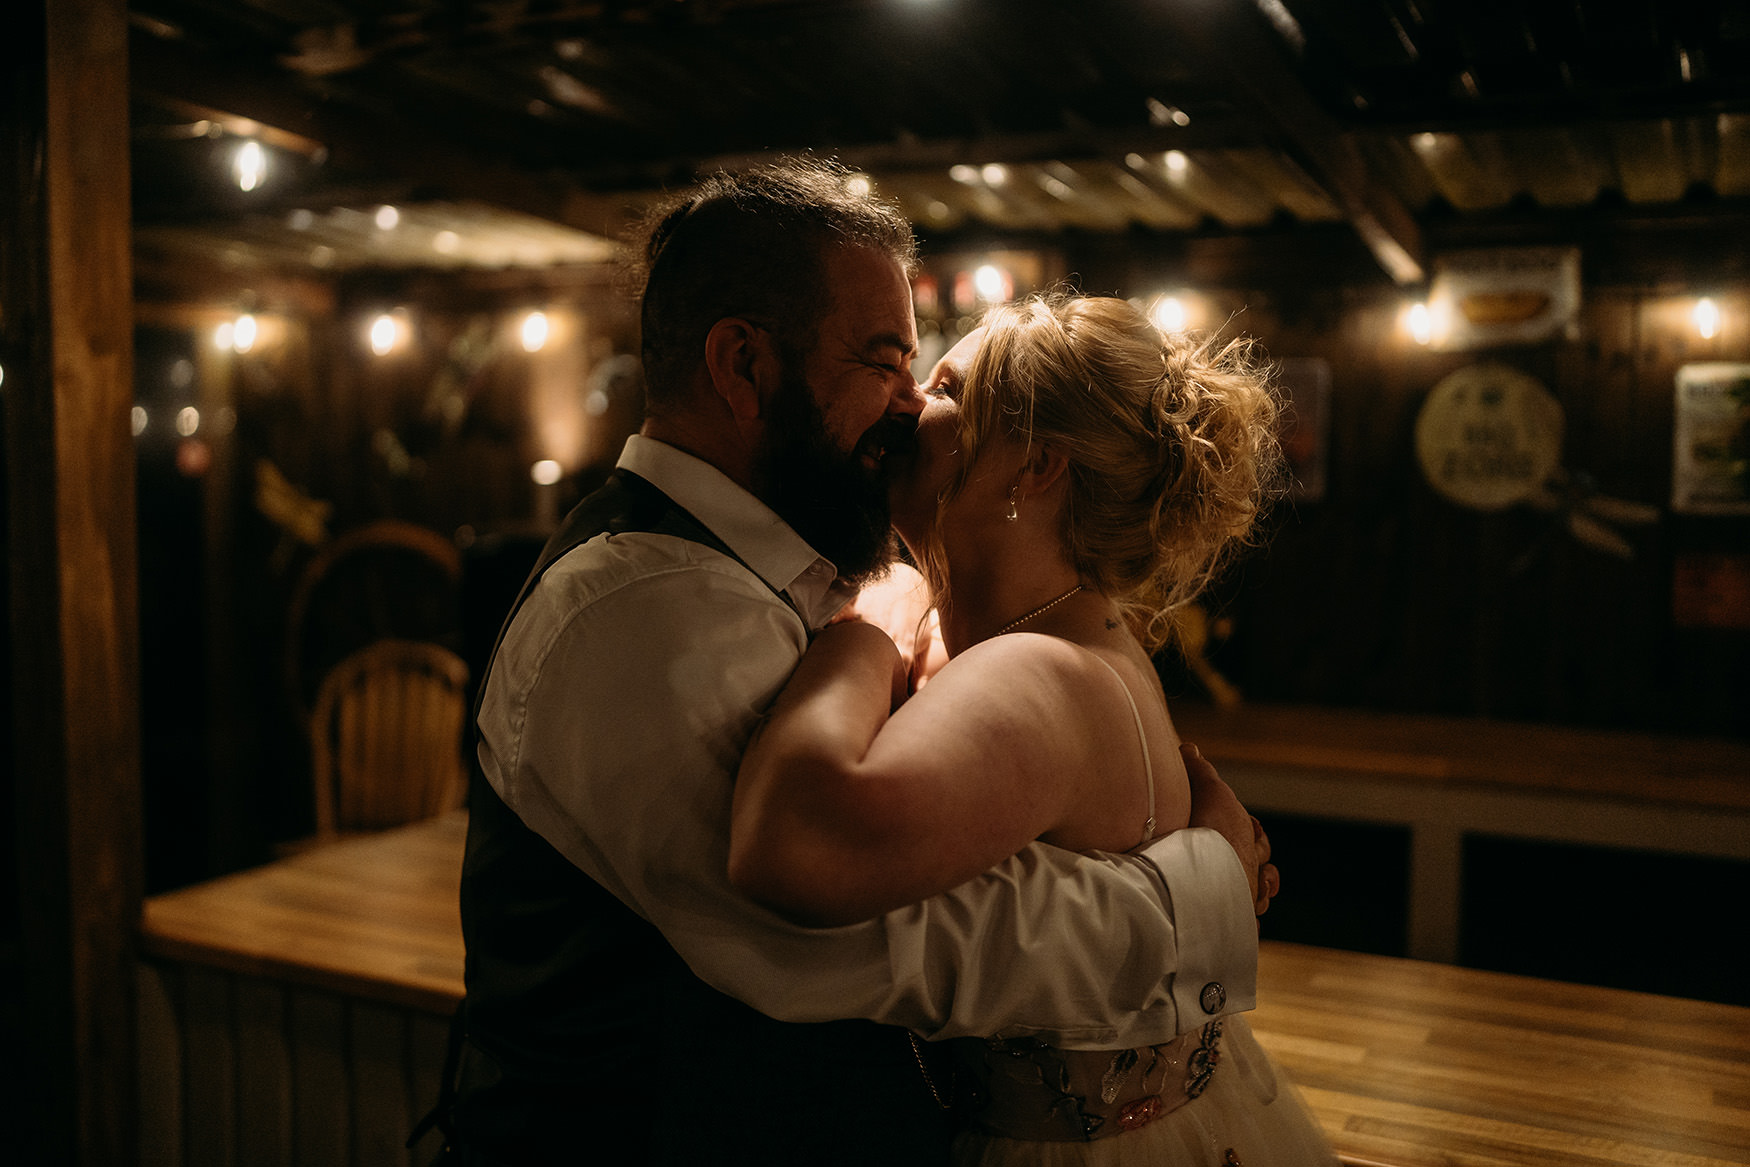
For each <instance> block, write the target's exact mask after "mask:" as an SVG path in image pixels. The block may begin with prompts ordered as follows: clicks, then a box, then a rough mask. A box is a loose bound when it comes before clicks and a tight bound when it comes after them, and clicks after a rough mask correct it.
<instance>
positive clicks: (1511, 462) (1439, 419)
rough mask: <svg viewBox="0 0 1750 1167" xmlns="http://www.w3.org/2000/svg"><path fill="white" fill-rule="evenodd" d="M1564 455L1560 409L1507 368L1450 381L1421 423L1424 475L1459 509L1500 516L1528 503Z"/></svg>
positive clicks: (1431, 398) (1432, 396)
mask: <svg viewBox="0 0 1750 1167" xmlns="http://www.w3.org/2000/svg"><path fill="white" fill-rule="evenodd" d="M1561 456H1562V407H1561V405H1560V404H1558V403H1557V402H1556V399H1555V398H1554V397H1552V396H1550V393H1549V391H1548V390H1547V389H1545V388H1544V387H1543V386H1542V385H1541V384H1539V383H1538V381H1537V379H1536V378H1534V377H1530V376H1528V375H1526V374H1525V373H1521V372H1520V371H1519V370H1518V369H1514V368H1509V367H1508V366H1506V365H1497V364H1481V365H1471V366H1469V367H1468V368H1463V369H1460V370H1458V371H1457V372H1455V373H1453V374H1451V375H1450V376H1448V377H1446V378H1445V379H1443V380H1442V381H1441V382H1440V383H1439V384H1438V385H1436V386H1434V388H1433V389H1432V390H1431V391H1430V392H1429V394H1428V400H1426V401H1424V402H1423V403H1422V412H1421V413H1420V414H1419V415H1417V417H1416V458H1417V460H1418V461H1419V462H1421V464H1422V474H1423V476H1424V477H1426V478H1427V479H1428V484H1429V485H1430V486H1432V487H1433V488H1434V489H1435V490H1437V491H1439V492H1440V493H1441V494H1442V495H1444V496H1445V497H1447V498H1448V499H1450V500H1451V501H1453V502H1455V503H1458V504H1459V505H1460V506H1467V507H1473V508H1475V509H1476V510H1479V511H1498V510H1505V509H1506V508H1507V507H1510V506H1512V505H1513V504H1514V503H1518V502H1524V501H1525V500H1526V499H1528V498H1530V497H1531V496H1532V495H1534V494H1536V493H1537V491H1538V488H1539V487H1541V486H1542V485H1543V484H1544V483H1545V482H1546V481H1547V480H1548V479H1549V477H1550V475H1551V474H1553V473H1555V470H1556V466H1557V464H1558V463H1559V462H1560V461H1561Z"/></svg>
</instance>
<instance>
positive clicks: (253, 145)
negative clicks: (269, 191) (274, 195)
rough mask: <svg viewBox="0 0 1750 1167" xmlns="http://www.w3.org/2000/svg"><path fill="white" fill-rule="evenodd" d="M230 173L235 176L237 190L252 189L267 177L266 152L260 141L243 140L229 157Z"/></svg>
mask: <svg viewBox="0 0 1750 1167" xmlns="http://www.w3.org/2000/svg"><path fill="white" fill-rule="evenodd" d="M231 173H232V174H233V175H235V176H236V178H237V189H238V190H245V191H249V190H254V189H255V188H256V187H258V186H260V185H261V180H262V179H264V178H266V177H267V153H266V152H265V151H263V150H262V148H261V143H260V142H256V141H248V142H244V143H243V144H242V145H241V146H238V147H237V153H236V154H235V155H234V156H233V157H232V159H231Z"/></svg>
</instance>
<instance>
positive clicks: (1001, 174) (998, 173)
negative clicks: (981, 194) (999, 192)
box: [978, 162, 1009, 186]
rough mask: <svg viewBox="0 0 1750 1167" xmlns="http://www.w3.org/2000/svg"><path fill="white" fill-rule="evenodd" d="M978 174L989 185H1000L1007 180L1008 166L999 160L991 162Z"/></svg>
mask: <svg viewBox="0 0 1750 1167" xmlns="http://www.w3.org/2000/svg"><path fill="white" fill-rule="evenodd" d="M978 175H979V177H980V178H982V179H984V181H985V182H986V184H988V185H990V186H1001V185H1003V183H1005V182H1007V181H1009V168H1008V167H1007V166H1004V165H1003V164H1002V163H1000V162H991V163H988V164H987V165H986V166H985V168H984V169H983V170H980V171H979V172H978Z"/></svg>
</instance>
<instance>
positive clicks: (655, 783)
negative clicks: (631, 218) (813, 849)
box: [479, 436, 1257, 1049]
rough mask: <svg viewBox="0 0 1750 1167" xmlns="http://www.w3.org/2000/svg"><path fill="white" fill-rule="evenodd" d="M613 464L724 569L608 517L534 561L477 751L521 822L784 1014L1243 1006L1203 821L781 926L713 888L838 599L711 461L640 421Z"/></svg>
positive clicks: (1170, 1028)
mask: <svg viewBox="0 0 1750 1167" xmlns="http://www.w3.org/2000/svg"><path fill="white" fill-rule="evenodd" d="M619 464H620V466H621V467H623V468H624V469H626V470H629V471H631V472H632V473H634V474H637V475H639V476H640V477H642V478H645V479H647V480H648V481H650V482H651V483H653V484H654V485H656V486H657V487H658V488H659V489H661V490H662V491H663V492H664V493H665V494H667V495H668V496H669V497H670V498H671V499H673V500H674V501H675V502H676V503H678V504H679V505H680V506H682V507H683V508H685V509H686V510H687V511H689V512H690V513H691V514H692V515H693V516H694V517H695V518H697V519H698V520H699V521H700V522H701V523H703V524H704V525H705V526H706V527H708V528H710V529H711V531H713V532H714V533H715V534H716V535H717V536H718V538H720V539H722V540H723V542H724V543H725V544H726V545H727V546H729V547H730V548H731V549H733V550H734V552H735V553H736V555H737V556H739V557H740V559H741V560H742V562H739V563H738V562H736V560H735V559H733V558H730V557H728V556H725V555H723V554H721V553H719V552H717V551H715V550H712V549H711V548H708V547H704V546H701V545H700V544H697V543H693V542H691V541H688V540H684V539H679V538H676V537H673V536H668V535H657V534H648V533H626V534H620V535H612V536H606V535H602V536H597V537H596V538H594V539H592V540H590V541H589V542H588V543H586V544H584V545H583V546H581V547H578V548H576V549H574V550H572V551H571V552H570V553H568V554H567V555H565V556H564V557H563V558H562V559H560V560H559V561H558V562H557V563H555V564H553V565H552V566H550V567H549V568H548V569H547V571H546V573H545V574H544V575H543V577H542V578H541V581H540V583H539V585H538V586H537V587H536V588H535V590H534V592H533V594H532V595H530V596H529V597H528V598H527V599H526V600H525V601H524V603H523V606H522V608H521V609H520V611H519V612H518V613H517V616H516V618H515V620H514V621H513V622H512V623H511V625H510V627H509V628H508V629H507V630H506V633H505V637H504V640H503V643H502V644H501V646H500V648H499V650H498V654H497V658H496V661H495V663H494V665H493V667H492V671H491V674H490V679H489V682H488V684H487V688H486V692H485V695H484V698H483V701H482V704H481V710H480V719H479V724H480V733H481V738H480V747H479V754H480V762H481V765H482V766H483V767H484V769H485V774H486V777H487V779H488V780H489V781H490V782H491V784H492V786H493V788H494V789H495V790H496V791H497V792H498V794H499V796H500V797H501V798H503V799H504V801H505V802H506V804H508V805H509V806H510V807H511V808H512V809H513V810H515V811H516V813H517V814H518V815H519V816H520V817H521V818H522V819H523V821H524V822H525V823H527V824H528V825H529V826H530V827H531V828H532V829H534V830H535V831H536V832H537V833H539V834H540V835H541V836H543V837H544V838H545V839H547V841H548V842H550V843H552V844H553V846H554V847H555V848H557V849H558V850H559V852H560V853H561V854H563V855H564V856H565V857H566V858H568V859H569V860H570V861H571V862H573V863H575V864H576V865H577V866H578V867H579V868H581V869H582V870H583V871H584V872H585V873H587V874H588V875H589V876H590V877H591V878H593V879H595V880H596V881H597V882H599V883H601V884H602V885H603V886H604V887H606V888H607V889H608V890H609V891H611V892H612V893H613V894H614V895H616V896H618V897H619V898H620V899H621V900H623V901H624V902H625V903H626V904H627V905H628V906H629V907H631V908H632V909H633V910H634V911H636V912H637V913H638V914H639V915H641V916H643V917H644V918H645V919H647V920H649V921H650V922H651V923H652V924H654V925H655V926H656V927H657V928H658V929H659V930H660V931H661V932H662V934H663V935H664V936H665V937H666V938H667V939H668V941H669V943H671V944H672V945H673V946H674V948H675V950H676V951H677V952H678V953H679V954H680V956H681V957H682V958H683V959H684V960H685V961H686V962H687V964H688V965H689V966H690V967H691V969H692V970H693V972H694V973H695V974H696V975H698V976H699V977H700V978H701V979H703V980H704V981H706V982H707V983H709V984H710V985H712V986H713V987H715V988H717V989H719V990H720V991H722V992H724V993H727V994H729V995H730V996H732V997H736V998H738V999H740V1000H742V1001H744V1002H746V1003H747V1004H749V1005H751V1006H753V1007H754V1008H756V1009H759V1010H760V1011H762V1012H764V1013H767V1014H769V1015H770V1016H773V1017H776V1018H778V1019H780V1020H785V1021H825V1020H832V1019H841V1018H866V1019H869V1020H873V1021H879V1022H886V1023H890V1024H894V1025H902V1026H906V1027H909V1028H911V1029H913V1030H916V1031H917V1032H918V1033H920V1034H922V1035H924V1036H925V1037H928V1038H932V1039H935V1038H946V1037H958V1036H1003V1037H1017V1036H1025V1035H1035V1036H1038V1037H1041V1038H1043V1039H1045V1040H1047V1041H1049V1042H1051V1043H1052V1044H1055V1045H1059V1046H1063V1047H1066V1048H1084V1049H1116V1048H1123V1047H1127V1046H1141V1045H1146V1044H1150V1043H1155V1042H1161V1041H1165V1040H1167V1039H1168V1038H1171V1037H1173V1036H1175V1035H1176V1034H1179V1033H1182V1032H1185V1031H1187V1030H1190V1029H1194V1028H1196V1027H1197V1026H1200V1025H1202V1024H1203V1023H1204V1022H1205V1021H1207V1020H1208V1019H1209V1017H1210V1016H1211V1015H1214V1014H1219V1013H1222V1012H1235V1011H1239V1010H1243V1009H1250V1008H1252V1007H1253V1003H1254V999H1255V998H1254V993H1255V983H1256V971H1257V930H1256V925H1255V923H1254V919H1253V915H1252V910H1251V902H1250V894H1249V891H1248V889H1247V884H1246V878H1245V875H1244V873H1243V872H1242V871H1241V869H1240V864H1239V861H1238V859H1237V857H1236V856H1235V855H1234V852H1233V849H1232V848H1231V847H1229V846H1228V844H1227V843H1226V841H1225V840H1223V839H1222V838H1221V836H1220V835H1218V834H1217V833H1215V832H1213V831H1208V830H1182V831H1176V832H1173V833H1172V834H1170V835H1167V836H1166V837H1164V838H1162V839H1160V840H1157V841H1156V842H1155V843H1154V844H1152V845H1151V846H1150V847H1148V848H1147V849H1146V850H1144V851H1142V852H1141V853H1139V854H1137V855H1104V856H1097V857H1093V856H1082V855H1077V854H1074V853H1072V852H1068V851H1064V850H1061V849H1059V848H1055V847H1051V846H1048V845H1046V844H1042V843H1035V844H1033V845H1031V846H1029V847H1028V848H1027V849H1026V850H1024V851H1022V852H1021V853H1020V854H1019V855H1016V856H1014V857H1013V858H1012V859H1010V860H1008V861H1007V862H1005V863H1004V864H1002V865H1001V866H999V867H997V868H996V869H994V870H992V871H991V872H990V873H988V874H986V875H984V876H982V877H980V878H978V879H976V880H973V881H972V882H970V883H967V884H965V885H963V886H961V887H959V888H956V889H954V890H953V891H950V892H948V893H945V894H943V895H939V896H936V897H935V898H933V899H930V900H927V901H925V902H924V903H922V904H917V905H913V906H912V907H909V908H902V909H899V910H897V911H893V912H890V913H888V914H887V915H885V916H883V917H881V918H879V919H876V920H871V921H868V922H866V923H862V924H854V925H850V926H846V927H838V928H805V927H801V926H799V925H795V924H791V923H789V922H787V921H785V920H784V919H783V918H781V917H780V916H778V915H777V914H776V913H774V912H772V911H770V910H768V909H766V908H764V907H762V906H760V905H759V904H756V903H754V902H752V901H751V900H749V899H747V898H746V897H745V896H743V895H741V894H740V893H739V892H737V891H736V890H735V889H734V888H733V887H731V886H730V884H729V880H728V849H729V821H730V813H729V812H730V795H731V789H732V785H733V783H734V779H735V773H736V769H737V767H738V764H739V761H740V757H741V753H742V749H743V747H744V746H745V744H746V743H747V740H748V738H749V736H750V735H751V734H752V731H753V728H754V725H755V723H756V722H757V721H758V720H759V718H760V717H761V716H762V714H763V713H764V712H765V710H766V709H767V707H768V706H769V705H770V704H771V702H772V700H773V698H774V697H775V696H776V694H777V692H778V690H779V689H780V688H781V687H782V686H783V684H784V682H785V680H786V679H787V678H788V677H789V675H790V673H791V671H792V670H793V669H794V668H795V666H796V663H797V661H798V660H799V659H800V657H801V655H802V652H803V650H804V649H805V648H807V646H808V635H809V630H810V629H818V628H819V627H820V626H821V625H823V624H824V623H825V622H826V621H827V620H828V619H829V618H830V617H831V616H832V614H833V613H834V612H836V611H837V610H838V608H839V607H841V606H842V605H843V603H844V602H845V600H846V599H847V598H848V595H847V593H846V592H844V591H843V589H841V588H840V587H837V586H835V584H834V578H835V571H834V568H833V566H832V564H831V563H829V562H827V561H826V560H825V559H823V558H821V557H820V556H819V555H817V554H816V553H815V552H814V551H813V550H812V549H811V548H810V547H809V546H808V545H807V544H806V543H805V542H804V541H803V540H802V539H801V538H800V537H799V536H797V535H796V533H795V532H794V531H792V530H791V529H790V528H789V527H788V526H787V525H786V524H785V523H784V522H783V520H781V519H779V518H778V516H777V515H775V514H774V513H773V512H772V511H771V510H770V509H768V508H767V507H766V506H764V505H763V504H762V503H760V502H759V501H758V500H757V499H755V498H754V497H753V496H752V495H750V494H748V493H747V492H746V491H745V490H743V489H741V488H740V487H739V486H737V485H735V484H734V483H733V482H731V481H730V480H729V479H728V478H727V477H725V476H724V475H723V474H722V473H720V472H719V471H718V470H716V469H715V468H714V467H712V466H710V465H708V464H707V463H705V462H702V461H700V460H698V459H697V458H694V457H692V456H690V455H688V454H685V453H682V452H681V451H679V450H677V449H675V448H673V447H671V446H668V445H665V444H663V443H661V442H657V441H653V440H651V439H649V438H645V437H642V436H634V437H632V438H631V439H630V440H629V441H628V442H627V443H626V448H625V451H624V453H623V454H622V456H621V458H620V463H619ZM744 564H745V566H744ZM750 569H751V570H750ZM774 589H776V591H774ZM778 591H781V592H783V593H785V594H786V595H787V596H788V597H789V600H790V603H786V602H785V601H784V599H782V598H780V597H779V595H777V594H776V592H778ZM792 604H794V607H792V606H791V605H792ZM805 619H806V624H805V623H804V620H805ZM1215 986H1219V989H1217V988H1215ZM1211 1005H1213V1006H1215V1008H1214V1009H1209V1008H1208V1007H1209V1006H1211Z"/></svg>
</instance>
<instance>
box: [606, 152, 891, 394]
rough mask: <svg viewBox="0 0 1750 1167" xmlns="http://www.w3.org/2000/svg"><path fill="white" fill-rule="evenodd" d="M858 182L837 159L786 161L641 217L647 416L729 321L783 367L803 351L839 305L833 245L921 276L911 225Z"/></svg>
mask: <svg viewBox="0 0 1750 1167" xmlns="http://www.w3.org/2000/svg"><path fill="white" fill-rule="evenodd" d="M851 179H852V175H851V173H850V172H849V171H848V170H846V169H845V168H844V167H843V166H840V165H838V164H837V163H834V162H827V161H822V160H818V159H814V158H785V159H782V160H779V161H776V162H773V163H770V164H767V165H762V166H758V167H755V168H752V169H748V170H742V171H736V172H721V173H718V174H715V175H712V176H711V177H709V178H707V179H705V180H704V181H702V182H700V183H698V184H697V185H695V186H693V187H691V188H689V189H688V190H686V191H683V192H681V193H680V194H678V195H675V196H673V197H671V198H669V199H667V200H665V201H664V202H663V203H662V204H661V205H659V206H657V207H656V208H654V209H653V210H652V211H651V212H650V213H649V214H648V215H647V216H646V217H645V219H644V225H645V235H644V242H643V246H642V248H640V249H639V259H640V260H641V262H640V263H639V266H638V270H637V271H636V273H635V276H636V282H637V284H638V285H639V286H640V287H641V300H642V305H643V309H642V318H643V324H642V327H643V357H644V377H645V386H646V393H647V396H648V400H649V403H650V406H651V408H652V409H661V408H662V407H663V406H665V405H668V404H672V403H674V402H676V401H678V400H679V399H680V398H681V397H682V395H683V394H684V393H685V391H686V390H685V386H686V384H687V380H688V377H689V375H690V374H691V372H692V370H693V369H694V368H696V367H697V365H698V364H699V362H700V361H702V360H704V354H705V336H706V334H707V333H709V332H710V331H711V327H712V325H714V324H716V323H717V321H719V320H722V319H724V318H725V317H729V316H740V317H744V318H746V319H748V320H751V321H753V322H754V323H756V324H758V325H760V326H761V327H763V328H766V329H768V330H770V331H771V332H773V333H774V334H775V335H776V337H777V338H778V343H779V345H780V346H781V349H782V350H783V351H784V354H785V356H786V358H790V357H799V356H800V355H801V354H804V353H806V352H808V351H809V350H810V349H811V348H812V347H813V345H814V339H815V333H816V331H817V329H818V326H819V324H820V321H821V320H822V319H823V318H824V317H825V315H826V313H827V312H828V311H829V310H830V309H831V306H832V292H833V290H832V288H830V287H828V286H827V281H826V277H825V269H824V258H825V256H826V254H827V249H828V248H829V247H833V246H858V247H867V248H871V249H873V250H875V251H878V252H881V253H883V254H885V255H888V256H890V257H891V258H892V259H893V260H894V261H895V262H896V263H898V264H899V265H900V267H901V268H903V269H904V270H905V272H906V274H907V275H908V276H909V275H911V274H913V273H914V271H915V269H916V266H917V243H916V240H915V239H914V238H913V236H912V231H911V225H910V224H909V223H908V222H906V219H905V217H904V216H903V215H901V214H900V213H899V211H898V210H897V209H896V208H895V207H893V206H891V205H889V204H888V203H886V202H883V201H882V200H880V199H878V198H876V197H875V196H874V195H873V194H871V193H869V191H868V188H867V186H866V185H859V184H856V183H853V182H852V181H851Z"/></svg>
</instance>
